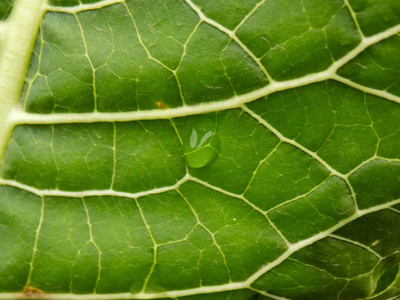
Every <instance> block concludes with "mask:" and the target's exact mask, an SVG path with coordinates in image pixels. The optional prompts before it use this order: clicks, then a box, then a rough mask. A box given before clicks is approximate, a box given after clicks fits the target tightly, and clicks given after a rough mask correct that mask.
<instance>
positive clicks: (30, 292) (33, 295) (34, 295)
mask: <svg viewBox="0 0 400 300" xmlns="http://www.w3.org/2000/svg"><path fill="white" fill-rule="evenodd" d="M22 294H23V299H47V294H46V293H45V292H43V291H42V290H39V289H37V288H35V287H33V286H29V287H27V288H26V289H25V290H24V292H23V293H22Z"/></svg>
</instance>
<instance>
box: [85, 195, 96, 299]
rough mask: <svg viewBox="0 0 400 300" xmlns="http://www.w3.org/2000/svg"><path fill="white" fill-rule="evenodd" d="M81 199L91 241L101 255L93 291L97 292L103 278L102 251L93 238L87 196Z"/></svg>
mask: <svg viewBox="0 0 400 300" xmlns="http://www.w3.org/2000/svg"><path fill="white" fill-rule="evenodd" d="M81 199H82V203H83V206H84V208H85V212H86V222H87V225H88V226H89V237H90V241H89V242H90V243H92V244H93V246H94V247H95V248H96V250H97V252H98V253H99V257H98V261H97V264H98V271H97V279H96V283H95V285H94V290H93V293H94V294H96V291H97V287H98V285H99V282H100V279H101V251H100V248H99V246H97V244H96V242H95V240H94V238H93V231H92V223H91V222H90V217H89V210H88V208H87V205H86V202H85V198H81Z"/></svg>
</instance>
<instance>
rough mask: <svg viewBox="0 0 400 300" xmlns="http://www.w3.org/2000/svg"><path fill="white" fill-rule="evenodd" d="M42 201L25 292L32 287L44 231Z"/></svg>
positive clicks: (42, 198)
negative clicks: (40, 238)
mask: <svg viewBox="0 0 400 300" xmlns="http://www.w3.org/2000/svg"><path fill="white" fill-rule="evenodd" d="M41 200H42V206H41V209H40V219H39V224H38V227H37V228H36V235H35V243H34V245H33V252H32V258H31V261H30V263H29V273H28V279H27V280H26V284H25V290H26V289H27V288H28V287H29V286H30V283H31V278H32V272H33V269H34V267H33V263H34V261H35V255H36V252H37V250H38V247H37V246H38V241H39V236H40V230H41V229H42V224H43V216H44V197H41ZM0 295H1V294H0ZM0 297H1V296H0Z"/></svg>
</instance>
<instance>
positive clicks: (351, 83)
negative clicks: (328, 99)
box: [332, 75, 400, 104]
mask: <svg viewBox="0 0 400 300" xmlns="http://www.w3.org/2000/svg"><path fill="white" fill-rule="evenodd" d="M332 79H334V80H336V81H339V82H341V83H344V84H346V85H348V86H351V87H352V88H355V89H357V90H360V91H362V92H364V93H367V94H371V95H375V96H378V97H381V98H384V99H388V100H391V101H393V102H397V103H399V104H400V97H399V96H396V95H393V94H391V93H389V92H387V91H382V90H378V89H373V88H370V87H366V86H364V85H361V84H358V83H356V82H354V81H351V80H350V79H347V78H344V77H342V76H339V75H334V76H332Z"/></svg>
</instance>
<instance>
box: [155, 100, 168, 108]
mask: <svg viewBox="0 0 400 300" xmlns="http://www.w3.org/2000/svg"><path fill="white" fill-rule="evenodd" d="M157 106H158V107H159V108H162V109H166V108H168V106H167V104H165V103H162V102H161V101H157Z"/></svg>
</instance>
